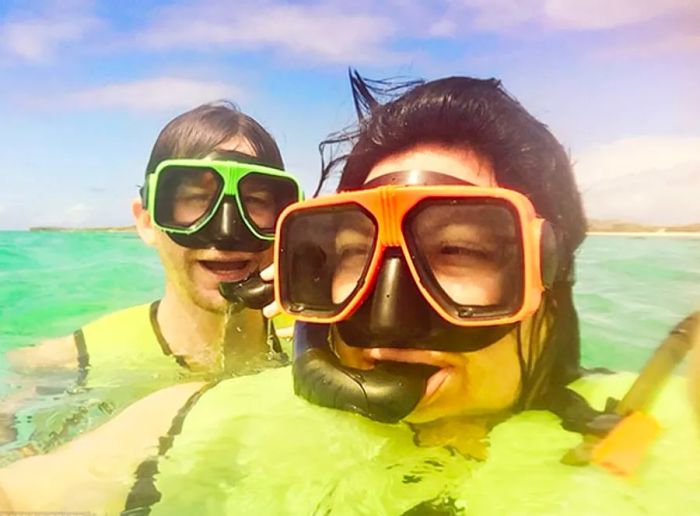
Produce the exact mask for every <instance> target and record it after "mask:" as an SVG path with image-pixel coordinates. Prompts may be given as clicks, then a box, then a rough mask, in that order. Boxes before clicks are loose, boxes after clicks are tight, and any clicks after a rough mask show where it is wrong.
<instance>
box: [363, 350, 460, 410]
mask: <svg viewBox="0 0 700 516" xmlns="http://www.w3.org/2000/svg"><path fill="white" fill-rule="evenodd" d="M364 352H365V353H364V355H365V357H367V358H369V359H370V360H371V361H372V362H375V361H379V360H384V361H391V362H404V363H411V364H427V365H432V366H435V367H438V368H440V369H439V370H438V371H437V372H435V373H434V374H433V375H432V376H431V377H430V378H429V379H428V382H427V384H426V389H425V394H424V399H426V400H427V399H429V398H430V397H431V396H432V395H433V394H435V392H437V390H438V389H439V388H440V387H441V386H442V384H443V383H445V380H447V378H448V377H449V375H450V372H451V369H452V368H453V367H455V366H456V365H457V364H456V362H457V361H460V360H462V358H461V357H453V356H451V355H452V354H448V353H442V352H439V351H437V352H436V351H427V350H422V349H421V350H419V349H395V348H371V349H366V350H364Z"/></svg>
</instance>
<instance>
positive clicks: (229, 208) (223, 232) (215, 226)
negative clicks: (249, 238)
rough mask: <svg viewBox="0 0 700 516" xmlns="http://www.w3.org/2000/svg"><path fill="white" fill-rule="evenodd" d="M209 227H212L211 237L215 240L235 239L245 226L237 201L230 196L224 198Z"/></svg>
mask: <svg viewBox="0 0 700 516" xmlns="http://www.w3.org/2000/svg"><path fill="white" fill-rule="evenodd" d="M207 225H208V226H210V227H211V228H210V229H211V235H212V237H213V238H214V240H217V241H226V240H230V239H235V238H236V237H237V236H238V234H239V233H240V231H241V226H242V225H243V221H242V220H241V217H240V215H239V213H238V206H237V205H236V199H235V198H234V197H232V196H230V195H226V196H224V198H223V200H222V201H221V206H219V209H218V210H216V213H215V214H214V216H213V217H212V219H211V220H210V221H209V222H208V223H207Z"/></svg>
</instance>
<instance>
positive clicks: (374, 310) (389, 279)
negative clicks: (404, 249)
mask: <svg viewBox="0 0 700 516" xmlns="http://www.w3.org/2000/svg"><path fill="white" fill-rule="evenodd" d="M390 253H391V254H389V255H388V256H387V257H385V258H384V263H383V264H382V267H381V269H380V270H379V273H378V276H377V280H376V283H375V286H374V290H373V292H372V296H371V299H370V303H371V305H370V308H369V309H370V317H369V329H370V332H371V333H372V334H373V335H374V336H375V337H376V338H378V339H379V340H391V341H393V343H395V344H400V343H401V342H402V341H409V340H415V339H420V338H421V337H425V336H426V335H427V334H428V333H429V329H430V313H431V308H430V306H429V305H428V304H427V302H426V301H425V299H424V298H423V294H421V292H420V290H418V287H417V286H416V283H415V282H414V281H413V277H412V276H411V272H410V271H409V269H408V265H407V264H406V262H405V260H404V259H403V257H401V256H400V255H397V253H393V252H391V251H390Z"/></svg>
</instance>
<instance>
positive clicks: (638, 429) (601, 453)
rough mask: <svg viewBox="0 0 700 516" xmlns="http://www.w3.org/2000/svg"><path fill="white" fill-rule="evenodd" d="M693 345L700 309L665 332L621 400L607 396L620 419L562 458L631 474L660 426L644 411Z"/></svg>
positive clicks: (698, 337) (698, 335)
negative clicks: (617, 400)
mask: <svg viewBox="0 0 700 516" xmlns="http://www.w3.org/2000/svg"><path fill="white" fill-rule="evenodd" d="M694 347H697V348H700V312H694V313H692V314H690V315H689V316H688V317H686V318H685V319H683V320H682V321H681V322H680V323H678V324H677V325H676V326H675V327H674V328H673V329H672V330H671V331H670V332H669V334H668V336H667V337H666V338H665V339H664V340H663V341H662V342H661V344H660V345H659V346H658V347H657V348H656V351H655V352H654V354H653V355H652V357H651V358H650V359H649V361H648V362H647V363H646V365H645V366H644V367H643V368H642V371H641V372H640V373H639V376H638V377H637V379H636V380H635V382H634V383H633V384H632V386H631V387H630V389H629V390H628V391H627V394H625V396H624V397H623V398H622V400H620V401H619V402H616V403H615V400H608V402H609V403H608V405H609V406H608V407H606V412H609V413H610V412H612V414H615V415H617V416H620V417H621V418H622V419H621V420H620V422H619V423H617V424H616V425H615V426H614V427H613V428H612V430H611V431H610V432H609V433H608V434H607V435H606V436H605V437H603V438H601V437H599V436H594V435H585V436H584V438H583V442H582V443H581V444H580V445H578V446H577V447H576V448H573V449H571V450H569V452H567V453H566V454H565V455H564V457H562V462H563V463H564V464H570V465H577V466H583V465H587V464H589V463H591V462H593V463H595V464H599V465H601V466H603V467H604V468H606V469H608V470H610V471H612V472H614V473H616V474H620V475H624V476H629V475H631V474H632V473H633V472H634V471H635V470H636V468H637V466H638V465H639V464H640V462H641V460H642V458H643V455H644V453H645V451H646V449H647V448H648V447H649V446H650V445H651V443H652V442H653V440H654V439H655V437H656V435H657V434H658V432H659V430H660V428H659V425H658V423H657V422H656V421H655V420H654V419H653V418H652V417H651V416H649V415H648V414H647V413H646V412H647V411H648V409H649V407H650V406H651V404H652V403H653V402H654V400H655V398H656V395H657V394H658V393H659V392H660V391H661V389H662V388H663V386H664V385H665V384H666V382H667V381H668V379H669V377H670V376H671V373H672V372H673V370H674V369H675V368H676V366H677V365H678V364H679V363H680V362H681V361H682V360H683V358H685V356H686V355H687V353H688V351H690V350H691V349H692V348H694ZM611 402H612V403H611ZM610 405H612V406H610Z"/></svg>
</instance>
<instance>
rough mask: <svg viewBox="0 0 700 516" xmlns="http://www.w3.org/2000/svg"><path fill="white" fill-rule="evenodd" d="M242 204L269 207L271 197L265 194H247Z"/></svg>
mask: <svg viewBox="0 0 700 516" xmlns="http://www.w3.org/2000/svg"><path fill="white" fill-rule="evenodd" d="M243 203H244V204H247V205H255V206H270V205H271V204H272V197H270V196H269V195H266V194H248V195H244V196H243Z"/></svg>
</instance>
